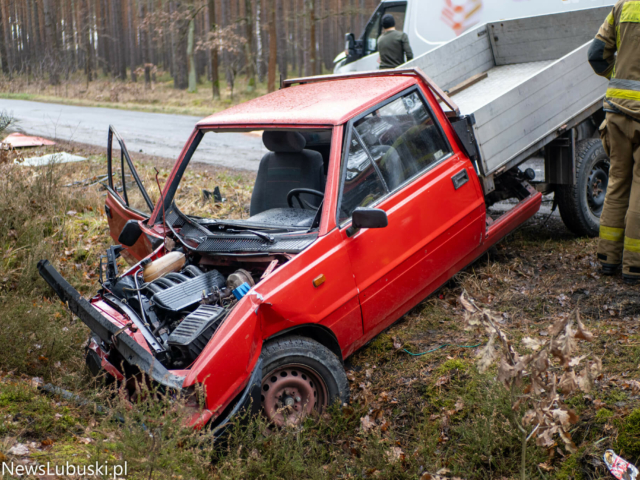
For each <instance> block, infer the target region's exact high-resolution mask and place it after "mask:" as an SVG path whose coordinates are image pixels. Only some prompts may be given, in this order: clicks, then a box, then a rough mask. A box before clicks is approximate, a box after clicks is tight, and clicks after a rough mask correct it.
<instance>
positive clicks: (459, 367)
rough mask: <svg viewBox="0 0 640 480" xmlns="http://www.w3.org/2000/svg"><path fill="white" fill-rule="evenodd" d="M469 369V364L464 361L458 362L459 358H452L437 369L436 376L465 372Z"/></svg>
mask: <svg viewBox="0 0 640 480" xmlns="http://www.w3.org/2000/svg"><path fill="white" fill-rule="evenodd" d="M468 368H469V364H468V363H466V362H465V361H464V360H460V359H459V358H453V359H451V360H447V361H446V362H444V363H443V364H442V365H440V366H439V367H438V370H437V372H438V374H440V375H446V374H447V373H451V372H456V371H457V372H466V371H467V369H468Z"/></svg>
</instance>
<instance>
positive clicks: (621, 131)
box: [589, 0, 640, 284]
mask: <svg viewBox="0 0 640 480" xmlns="http://www.w3.org/2000/svg"><path fill="white" fill-rule="evenodd" d="M639 5H640V4H639V2H637V1H632V0H619V1H618V2H617V3H616V5H615V6H614V7H613V10H612V11H611V13H609V15H608V16H607V18H606V19H605V21H604V23H603V24H602V26H601V27H600V30H599V31H598V34H597V35H596V38H595V39H594V40H593V43H592V44H591V47H590V48H589V63H590V64H591V67H592V68H593V70H594V71H595V72H596V73H597V74H598V75H601V76H603V77H606V78H608V79H609V86H608V88H607V93H606V96H605V99H604V111H605V112H606V119H605V121H604V122H603V123H602V125H601V126H600V136H601V138H602V144H603V146H604V150H605V152H606V153H607V155H608V156H609V158H610V160H611V165H610V168H609V184H608V187H607V194H606V196H605V200H604V207H603V210H602V215H601V216H600V239H599V241H598V260H599V261H600V263H601V264H602V273H603V274H605V275H613V274H615V273H616V272H617V271H618V269H619V268H620V266H622V277H623V279H624V281H625V282H626V283H629V284H636V283H639V282H640V6H639ZM616 53H617V56H616Z"/></svg>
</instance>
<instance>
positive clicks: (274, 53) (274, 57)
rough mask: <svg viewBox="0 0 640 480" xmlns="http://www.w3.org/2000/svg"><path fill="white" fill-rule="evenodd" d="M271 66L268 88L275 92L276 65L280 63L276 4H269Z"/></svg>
mask: <svg viewBox="0 0 640 480" xmlns="http://www.w3.org/2000/svg"><path fill="white" fill-rule="evenodd" d="M265 13H267V14H268V15H269V66H268V71H267V90H268V91H269V92H273V91H275V89H276V67H277V65H278V37H277V32H276V9H275V5H270V6H269V11H268V12H265Z"/></svg>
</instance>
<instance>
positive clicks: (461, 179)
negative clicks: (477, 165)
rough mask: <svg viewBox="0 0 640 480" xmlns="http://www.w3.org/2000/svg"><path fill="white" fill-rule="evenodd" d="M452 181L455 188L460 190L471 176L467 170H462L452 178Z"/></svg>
mask: <svg viewBox="0 0 640 480" xmlns="http://www.w3.org/2000/svg"><path fill="white" fill-rule="evenodd" d="M451 181H452V182H453V188H455V189H456V190H458V189H459V188H460V187H461V186H463V185H464V184H465V183H467V182H468V181H469V174H468V173H467V170H466V169H465V170H460V171H459V172H458V173H456V174H455V175H453V176H452V177H451Z"/></svg>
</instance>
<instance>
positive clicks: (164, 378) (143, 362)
mask: <svg viewBox="0 0 640 480" xmlns="http://www.w3.org/2000/svg"><path fill="white" fill-rule="evenodd" d="M38 270H39V272H40V276H41V277H42V278H44V280H45V281H46V282H47V283H48V284H49V286H51V288H52V289H53V290H54V291H55V292H56V294H57V295H58V296H59V297H60V299H61V300H62V301H63V302H64V303H65V304H66V305H68V307H69V309H70V310H71V312H72V313H74V314H75V315H76V316H77V317H78V318H80V320H82V322H84V323H85V324H86V325H87V326H88V327H89V328H90V329H91V331H92V332H93V335H94V338H95V337H99V338H100V340H102V341H103V342H104V343H105V344H106V345H107V346H109V348H110V349H111V348H114V349H116V350H117V351H118V352H120V354H121V355H122V357H123V358H124V359H125V360H126V361H127V362H129V363H130V364H131V365H135V366H137V367H138V368H139V369H140V370H141V371H143V372H144V373H146V374H147V375H148V376H149V377H150V378H152V379H153V380H155V381H156V382H158V383H160V384H162V385H165V386H167V387H171V388H174V389H176V390H182V389H183V383H184V379H185V377H184V376H178V375H174V374H173V373H171V372H170V371H169V370H167V369H166V368H165V367H164V365H162V364H161V363H160V362H159V361H158V360H157V359H155V358H154V357H153V355H151V354H150V353H149V352H148V351H147V350H145V349H144V348H143V347H142V346H141V345H139V344H138V343H137V342H136V341H135V340H134V339H133V338H131V337H130V336H129V335H127V334H126V333H123V332H122V331H121V329H119V328H118V327H117V326H116V325H115V324H113V323H112V322H110V321H109V320H108V319H107V318H106V317H105V316H104V315H102V314H101V313H100V312H99V311H98V310H97V309H96V308H95V307H94V306H93V305H91V303H89V302H88V301H87V300H86V299H85V298H84V297H83V296H82V295H80V293H79V292H78V291H77V290H76V289H75V288H73V287H72V286H71V285H70V284H69V282H67V281H66V280H65V279H64V278H63V277H62V275H60V273H59V272H58V271H57V270H56V269H55V268H54V267H53V266H52V265H51V264H50V263H49V261H48V260H41V261H40V262H39V263H38ZM116 336H117V341H114V339H115V337H116ZM94 338H92V341H93V343H94V344H95V343H96V342H95V339H94ZM94 346H95V347H96V348H93V349H92V350H93V351H94V352H95V353H96V356H97V357H98V362H99V363H98V366H99V367H102V368H104V367H105V366H106V367H107V368H106V370H107V372H109V373H111V374H112V375H114V377H116V378H118V379H121V377H122V375H121V374H120V372H118V371H117V370H115V367H113V366H112V365H111V364H110V363H109V362H108V361H107V360H106V357H104V355H100V353H101V352H102V349H101V348H100V347H99V346H98V345H97V344H95V345H94ZM91 347H92V345H90V347H89V348H91ZM103 357H104V358H103ZM109 367H111V368H112V369H113V371H111V369H110V368H109ZM261 383H262V359H259V360H258V362H257V363H256V365H255V367H254V368H253V371H252V372H251V376H250V378H249V382H248V383H247V385H246V386H245V387H244V389H243V390H242V392H241V393H240V394H239V395H238V397H237V400H236V401H235V402H234V404H233V407H232V408H231V409H230V411H228V413H227V414H226V415H225V416H224V418H223V419H222V420H218V421H217V425H216V426H215V428H214V431H215V436H216V437H219V436H221V435H222V434H223V433H224V432H225V431H226V430H227V427H228V426H229V422H230V420H231V419H232V418H233V417H234V416H236V415H237V414H238V413H240V412H250V413H251V414H256V413H258V411H259V409H260V405H261V403H260V388H261ZM212 417H213V413H212V412H211V411H210V410H206V409H205V410H204V411H200V412H198V413H196V414H195V416H194V417H193V418H192V419H191V421H190V422H189V424H190V425H191V426H193V427H195V428H202V427H203V426H204V425H206V424H207V423H208V422H209V420H211V418H212Z"/></svg>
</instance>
